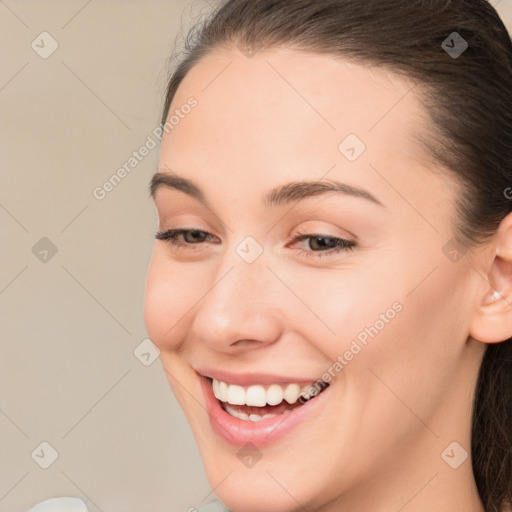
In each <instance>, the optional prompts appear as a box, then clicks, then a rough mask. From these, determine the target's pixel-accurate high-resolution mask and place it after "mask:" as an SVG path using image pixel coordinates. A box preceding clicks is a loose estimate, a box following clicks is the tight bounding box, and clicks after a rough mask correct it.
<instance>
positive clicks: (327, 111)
mask: <svg viewBox="0 0 512 512" xmlns="http://www.w3.org/2000/svg"><path fill="white" fill-rule="evenodd" d="M419 93H420V91H419V87H418V86H417V85H416V84H415V83H414V82H413V81H410V80H408V79H406V78H404V77H402V76H398V75H396V74H394V73H393V72H391V71H389V70H387V69H385V68H382V67H376V66H373V67H371V66H369V65H366V64H364V63H356V62H355V61H349V60H346V59H339V58H333V57H331V56H327V55H320V54H314V53H307V52H298V51H295V50H290V49H271V50H266V51H263V52H257V53H255V54H254V55H252V56H250V57H248V56H246V55H244V54H243V53H241V52H240V51H238V50H237V49H222V50H220V49H218V50H214V51H213V52H211V53H210V54H208V55H206V56H205V57H204V58H203V59H202V60H201V61H199V63H197V64H196V65H195V66H194V67H193V68H192V69H191V70H190V71H189V72H188V74H187V75H186V76H185V78H184V80H183V81H182V83H181V84H180V86H179V88H178V90H177V92H176V95H175V97H174V99H173V102H172V105H171V108H170V112H169V116H170V115H173V114H174V113H176V111H178V113H179V111H180V109H181V107H182V106H183V105H185V104H186V103H187V101H189V99H190V97H194V98H195V99H196V100H197V106H196V107H195V108H193V109H192V110H190V109H187V110H186V111H187V112H188V111H189V110H190V112H189V113H188V114H186V115H185V114H183V113H182V114H181V115H180V119H179V122H178V123H176V124H175V123H173V125H174V126H173V128H172V129H171V130H170V131H169V132H168V133H166V134H165V135H164V139H163V141H162V148H161V153H160V163H159V166H160V168H161V169H165V168H171V169H176V171H182V170H184V172H180V174H186V175H188V176H189V177H191V178H193V179H195V180H196V181H204V179H205V178H207V181H209V182H211V183H212V187H213V186H218V187H222V186H224V185H226V186H227V185H229V186H231V185H233V184H235V187H234V189H236V186H237V184H238V185H240V187H245V188H247V190H253V191H257V190H259V189H261V190H263V189H264V188H268V187H269V186H270V184H272V183H276V181H282V182H284V181H287V180H290V179H295V180H297V179H312V178H313V179H320V178H322V177H323V176H324V175H326V173H329V176H328V177H331V178H336V179H338V178H339V179H344V180H345V181H346V182H349V183H353V184H358V183H359V184H362V183H365V184H367V185H370V186H374V187H375V186H378V187H382V185H383V183H382V177H379V176H377V175H376V173H379V174H386V176H387V179H388V181H389V180H390V181H391V182H393V181H394V182H395V183H398V181H400V176H399V175H400V174H401V177H403V175H404V173H406V175H407V176H408V177H409V180H408V183H405V182H402V183H401V187H402V188H401V193H402V194H405V195H408V196H409V197H411V196H414V195H415V194H418V190H417V188H418V180H417V179H411V178H412V173H421V172H423V175H422V181H423V182H424V181H429V182H431V184H432V185H433V186H434V185H439V183H436V184H434V183H433V180H439V179H440V178H439V177H437V176H434V175H433V174H432V173H430V172H427V161H428V158H427V157H426V154H425V152H424V149H423V148H422V147H421V146H420V145H419V143H418V142H417V141H416V138H415V134H416V133H423V132H424V131H425V130H426V129H427V128H428V127H429V126H430V123H429V119H428V114H427V112H426V110H425V109H424V107H423V106H422V104H421V103H420V101H419V99H418V98H419V96H418V95H419ZM184 112H185V110H184ZM346 140H348V141H349V142H350V144H348V145H349V146H350V145H352V146H354V142H355V144H356V146H355V150H356V152H358V153H361V154H360V156H359V157H358V158H357V159H355V160H350V159H349V158H347V154H345V153H344V151H345V148H346V146H347V144H345V143H344V141H346ZM349 156H350V155H349ZM390 173H391V174H393V173H394V175H395V177H393V176H391V175H390ZM417 177H418V176H417V174H416V175H415V178H417ZM402 181H403V180H402ZM213 183H214V184H215V185H214V184H213ZM422 186H423V187H425V183H422ZM424 190H426V189H425V188H424ZM420 192H421V191H420ZM219 193H220V192H219ZM387 193H388V195H390V196H389V197H391V196H392V192H390V191H389V192H387Z"/></svg>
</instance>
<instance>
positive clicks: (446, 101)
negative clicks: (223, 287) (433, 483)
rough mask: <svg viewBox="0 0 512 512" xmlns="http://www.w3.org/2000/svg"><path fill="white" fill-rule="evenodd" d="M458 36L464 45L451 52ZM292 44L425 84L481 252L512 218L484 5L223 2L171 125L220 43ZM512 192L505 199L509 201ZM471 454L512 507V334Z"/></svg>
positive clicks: (465, 221) (506, 42) (477, 415)
mask: <svg viewBox="0 0 512 512" xmlns="http://www.w3.org/2000/svg"><path fill="white" fill-rule="evenodd" d="M453 32H457V33H458V34H459V36H461V37H462V38H463V39H464V40H465V41H466V42H467V43H468V48H467V49H466V50H465V51H464V52H463V53H462V54H461V55H458V56H457V55H449V52H448V50H447V51H445V49H443V46H442V45H443V42H444V41H445V40H448V41H449V47H450V46H452V47H453V46H454V44H455V43H454V42H453V40H452V41H450V39H449V37H448V36H451V35H452V34H453ZM279 46H286V47H292V48H296V49H298V50H301V51H308V52H314V53H319V54H325V55H329V56H333V57H341V58H345V59H352V60H355V61H358V62H362V63H367V64H369V65H375V66H381V67H383V68H386V69H389V70H391V71H393V72H396V73H397V74H400V75H402V76H404V77H406V78H409V79H412V80H413V81H416V82H418V83H419V84H420V86H419V87H418V88H417V93H418V97H419V99H420V101H422V103H423V105H424V107H425V109H426V112H428V114H429V116H430V120H431V123H430V127H429V128H430V133H429V134H428V136H427V137H424V138H421V139H418V140H419V141H420V143H421V144H422V146H423V147H424V148H425V150H426V152H427V154H428V155H429V156H430V157H431V158H432V161H434V162H436V163H437V166H438V167H439V166H442V167H443V168H444V169H446V170H447V173H445V175H446V177H447V178H450V179H451V178H453V177H455V178H456V182H457V184H458V185H459V191H460V193H459V194H458V195H457V204H456V207H457V219H454V222H453V231H454V239H455V240H456V241H457V242H458V243H460V244H462V245H463V246H465V247H466V248H475V247H477V246H478V245H480V244H482V243H485V242H488V241H489V239H490V238H491V237H492V236H493V235H495V233H496V230H497V228H498V227H499V224H500V222H501V221H502V220H503V218H504V217H505V216H506V215H507V214H508V213H509V212H511V211H512V201H511V200H510V198H509V197H510V196H509V195H508V194H507V193H505V191H506V190H507V189H508V187H510V186H511V185H512V94H511V91H512V43H511V39H510V35H509V33H508V31H507V29H506V27H505V26H504V24H503V22H502V21H501V19H500V17H499V15H498V14H497V12H496V10H495V9H494V8H493V7H492V6H491V5H490V4H489V2H488V1H486V0H427V1H425V0H364V2H363V1H362V0H223V1H221V2H220V4H219V5H218V6H217V8H216V9H215V10H214V11H213V12H212V13H211V15H210V16H209V17H208V18H207V19H206V20H204V21H203V22H201V23H200V24H198V25H197V26H195V27H194V29H193V30H191V31H190V32H189V34H188V37H187V40H186V41H185V56H184V58H182V59H181V62H180V63H179V65H178V66H177V67H176V68H175V69H174V71H173V72H172V74H171V77H170V80H169V82H168V86H167V92H166V97H165V104H164V109H163V114H162V118H161V123H162V126H163V125H164V124H165V122H166V120H167V115H168V113H169V108H170V105H171V102H172V100H173V98H174V95H175V93H176V90H177V89H178V86H179V85H180V83H181V81H182V80H183V78H184V77H185V75H186V74H187V72H188V71H189V70H190V69H191V68H192V67H193V66H194V65H195V64H196V63H197V62H198V61H199V60H200V59H201V58H202V57H203V56H204V55H206V54H207V53H209V52H211V51H212V50H214V49H215V48H220V47H226V48H229V47H238V48H246V49H247V48H250V49H251V50H252V51H257V50H258V49H269V48H277V47H279ZM507 196H508V197H507ZM471 452H472V453H471V455H472V464H473V472H474V475H475V480H476V484H477V488H478V491H479V494H480V497H481V499H482V502H483V504H484V507H485V510H486V512H500V510H501V507H503V506H505V505H507V504H509V503H510V502H511V501H512V338H509V339H508V340H506V341H504V342H502V343H496V344H490V345H489V346H488V347H487V348H486V352H485V355H484V359H483V362H482V366H481V370H480V374H479V378H478V384H477V387H476V390H475V399H474V403H473V424H472V442H471Z"/></svg>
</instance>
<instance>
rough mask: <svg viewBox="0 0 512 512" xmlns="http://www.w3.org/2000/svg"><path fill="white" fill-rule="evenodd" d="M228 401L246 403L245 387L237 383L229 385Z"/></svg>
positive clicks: (237, 403)
mask: <svg viewBox="0 0 512 512" xmlns="http://www.w3.org/2000/svg"><path fill="white" fill-rule="evenodd" d="M227 402H228V403H230V404H233V405H244V404H245V389H244V388H243V387H242V386H237V385H235V384H233V385H231V386H228V399H227Z"/></svg>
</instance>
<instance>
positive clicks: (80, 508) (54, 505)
mask: <svg viewBox="0 0 512 512" xmlns="http://www.w3.org/2000/svg"><path fill="white" fill-rule="evenodd" d="M188 510H194V508H192V509H188ZM195 510H197V512H232V511H231V510H230V509H229V508H227V507H226V506H224V505H223V504H222V503H221V502H220V501H219V500H217V499H215V500H213V501H210V502H209V503H205V504H204V505H201V506H199V507H195ZM27 512H89V509H88V508H87V505H86V504H85V503H84V502H83V501H82V500H81V499H79V498H67V497H62V498H50V499H48V500H45V501H41V502H39V503H37V504H36V505H34V506H33V507H32V508H31V509H29V510H27Z"/></svg>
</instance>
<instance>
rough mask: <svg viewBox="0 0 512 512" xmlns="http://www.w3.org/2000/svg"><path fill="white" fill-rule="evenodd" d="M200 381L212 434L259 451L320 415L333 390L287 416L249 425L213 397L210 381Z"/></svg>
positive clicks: (283, 415) (323, 392)
mask: <svg viewBox="0 0 512 512" xmlns="http://www.w3.org/2000/svg"><path fill="white" fill-rule="evenodd" d="M199 379H200V380H201V387H202V388H203V393H204V396H205V399H206V408H207V411H208V415H209V417H210V424H211V426H212V428H213V430H214V431H215V432H216V433H217V434H218V435H219V436H220V437H222V438H223V439H224V440H225V441H227V442H229V443H231V444H233V445H236V446H244V445H246V444H248V443H251V444H253V445H254V446H257V447H259V446H266V445H269V444H272V443H275V442H276V441H277V440H279V439H281V438H282V437H284V436H285V435H286V434H287V433H288V432H290V431H291V430H292V429H293V428H294V427H296V426H297V425H298V424H299V423H301V422H303V421H305V420H306V419H307V418H309V417H310V416H312V415H315V414H318V410H319V409H320V408H321V407H322V406H323V404H324V402H325V394H326V393H327V392H328V391H329V389H330V388H327V389H325V390H324V391H322V393H320V394H319V395H318V396H317V397H315V398H314V399H312V400H310V401H309V402H306V403H305V404H304V405H301V406H299V407H296V408H295V409H292V410H291V411H290V412H288V413H286V414H278V415H277V416H274V417H272V418H265V419H264V420H260V421H246V420H241V419H239V418H235V417H234V416H231V414H228V413H227V412H226V411H225V410H224V409H223V408H222V406H221V404H220V402H219V400H217V398H216V397H215V395H214V394H213V389H212V385H211V383H210V381H209V380H208V379H206V378H205V377H203V376H201V375H199Z"/></svg>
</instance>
